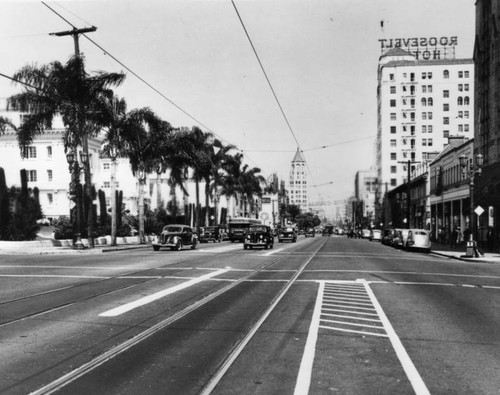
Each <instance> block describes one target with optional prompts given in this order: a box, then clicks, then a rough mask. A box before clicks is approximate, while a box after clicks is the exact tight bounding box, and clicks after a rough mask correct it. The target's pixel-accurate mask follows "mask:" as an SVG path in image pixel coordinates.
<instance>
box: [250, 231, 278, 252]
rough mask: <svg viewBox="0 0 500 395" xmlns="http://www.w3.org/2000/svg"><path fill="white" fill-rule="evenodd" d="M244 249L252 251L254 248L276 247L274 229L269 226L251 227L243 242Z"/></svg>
mask: <svg viewBox="0 0 500 395" xmlns="http://www.w3.org/2000/svg"><path fill="white" fill-rule="evenodd" d="M243 242H244V244H243V249H245V250H246V249H248V248H250V249H252V248H253V247H264V248H265V249H266V250H267V249H268V248H273V247H274V234H273V229H272V228H271V227H270V226H267V225H250V227H249V228H248V232H247V235H246V236H245V240H244V241H243Z"/></svg>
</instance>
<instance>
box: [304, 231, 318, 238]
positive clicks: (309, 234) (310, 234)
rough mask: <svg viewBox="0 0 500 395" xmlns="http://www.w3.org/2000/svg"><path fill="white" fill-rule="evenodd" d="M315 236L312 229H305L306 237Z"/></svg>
mask: <svg viewBox="0 0 500 395" xmlns="http://www.w3.org/2000/svg"><path fill="white" fill-rule="evenodd" d="M314 236H316V231H315V230H314V229H307V231H306V237H314Z"/></svg>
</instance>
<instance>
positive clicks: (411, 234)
mask: <svg viewBox="0 0 500 395" xmlns="http://www.w3.org/2000/svg"><path fill="white" fill-rule="evenodd" d="M406 248H407V249H408V250H422V251H425V252H430V251H431V238H430V235H429V232H428V231H426V230H424V229H410V230H409V231H408V237H407V240H406Z"/></svg>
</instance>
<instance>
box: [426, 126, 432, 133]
mask: <svg viewBox="0 0 500 395" xmlns="http://www.w3.org/2000/svg"><path fill="white" fill-rule="evenodd" d="M427 133H432V125H429V126H427Z"/></svg>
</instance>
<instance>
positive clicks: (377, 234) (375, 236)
mask: <svg viewBox="0 0 500 395" xmlns="http://www.w3.org/2000/svg"><path fill="white" fill-rule="evenodd" d="M369 239H370V241H381V240H382V231H381V230H380V229H372V230H371V231H370V238H369Z"/></svg>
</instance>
